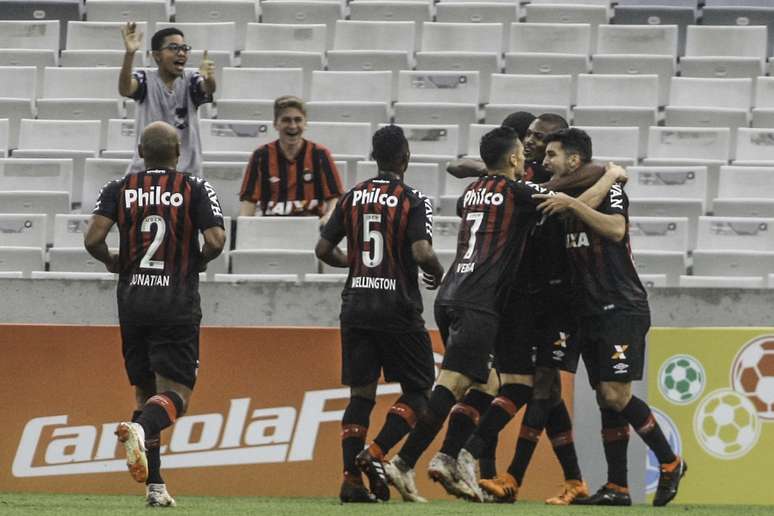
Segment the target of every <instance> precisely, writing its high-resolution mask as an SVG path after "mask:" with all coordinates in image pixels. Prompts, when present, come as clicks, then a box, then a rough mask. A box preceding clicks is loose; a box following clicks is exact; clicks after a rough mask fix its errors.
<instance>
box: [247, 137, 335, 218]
mask: <svg viewBox="0 0 774 516" xmlns="http://www.w3.org/2000/svg"><path fill="white" fill-rule="evenodd" d="M342 190H343V188H342V186H341V178H340V177H339V171H338V170H337V169H336V163H335V162H334V161H333V157H332V156H331V153H330V151H329V150H328V149H327V148H325V147H323V146H322V145H319V144H317V143H314V142H310V141H308V140H304V144H303V147H302V148H301V151H300V152H299V153H298V156H297V157H296V159H294V160H288V159H287V158H286V157H285V155H284V154H283V153H282V151H281V149H280V146H279V140H276V141H273V142H271V143H268V144H266V145H263V146H261V147H259V148H258V149H257V150H256V151H255V152H253V155H252V156H251V157H250V161H249V162H248V163H247V167H246V168H245V175H244V178H243V179H242V189H241V191H240V192H239V199H240V200H241V201H250V202H254V203H256V204H258V209H259V210H260V211H261V213H263V214H264V215H296V216H314V217H319V216H321V215H322V214H323V205H324V204H325V201H327V200H330V199H334V198H336V197H338V196H340V195H341V192H342Z"/></svg>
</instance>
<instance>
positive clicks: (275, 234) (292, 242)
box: [234, 217, 320, 272]
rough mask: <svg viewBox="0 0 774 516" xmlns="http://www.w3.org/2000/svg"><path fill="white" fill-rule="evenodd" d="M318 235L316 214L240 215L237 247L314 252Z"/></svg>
mask: <svg viewBox="0 0 774 516" xmlns="http://www.w3.org/2000/svg"><path fill="white" fill-rule="evenodd" d="M319 236H320V221H319V219H318V218H317V217H239V218H237V238H236V248H235V249H236V250H237V251H246V250H250V251H256V250H263V251H266V250H272V249H283V250H294V251H311V250H312V249H314V245H315V243H317V239H318V238H319ZM234 272H237V271H234ZM308 272H312V271H308Z"/></svg>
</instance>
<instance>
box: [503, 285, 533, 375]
mask: <svg viewBox="0 0 774 516" xmlns="http://www.w3.org/2000/svg"><path fill="white" fill-rule="evenodd" d="M537 341H538V334H537V329H536V327H535V314H534V307H533V305H532V303H531V301H530V298H529V296H527V295H523V294H513V293H512V294H511V295H510V297H509V298H508V303H507V305H506V307H505V310H504V311H503V316H502V318H501V319H500V327H499V328H498V332H497V342H496V344H495V367H496V368H497V372H498V373H502V374H527V375H529V374H535V343H536V342H537Z"/></svg>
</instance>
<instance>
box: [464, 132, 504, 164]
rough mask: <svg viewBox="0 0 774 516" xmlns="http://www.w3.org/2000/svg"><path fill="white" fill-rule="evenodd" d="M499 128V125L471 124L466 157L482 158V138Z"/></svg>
mask: <svg viewBox="0 0 774 516" xmlns="http://www.w3.org/2000/svg"><path fill="white" fill-rule="evenodd" d="M497 127H500V126H499V125H498V124H470V127H469V128H468V131H469V134H468V151H467V152H466V153H465V155H466V156H469V157H472V158H480V157H481V156H480V154H479V148H480V144H481V137H482V136H484V135H485V134H486V133H488V132H489V131H491V130H492V129H495V128H497Z"/></svg>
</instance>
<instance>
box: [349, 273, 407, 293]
mask: <svg viewBox="0 0 774 516" xmlns="http://www.w3.org/2000/svg"><path fill="white" fill-rule="evenodd" d="M397 285H398V282H397V280H394V279H391V278H369V277H368V276H355V277H354V278H352V284H351V285H350V287H351V288H373V289H377V290H395V289H396V287H397Z"/></svg>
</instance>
